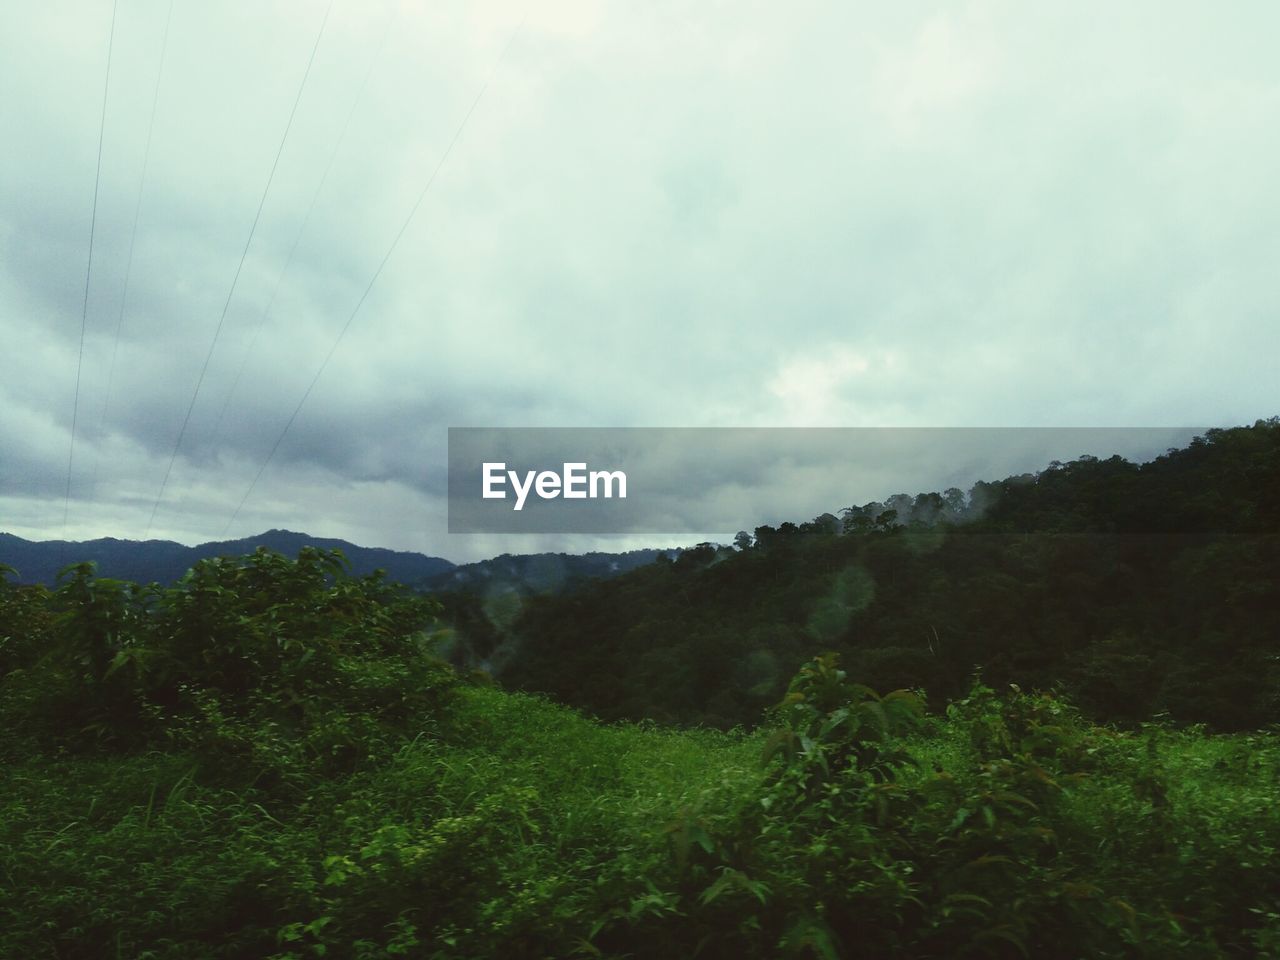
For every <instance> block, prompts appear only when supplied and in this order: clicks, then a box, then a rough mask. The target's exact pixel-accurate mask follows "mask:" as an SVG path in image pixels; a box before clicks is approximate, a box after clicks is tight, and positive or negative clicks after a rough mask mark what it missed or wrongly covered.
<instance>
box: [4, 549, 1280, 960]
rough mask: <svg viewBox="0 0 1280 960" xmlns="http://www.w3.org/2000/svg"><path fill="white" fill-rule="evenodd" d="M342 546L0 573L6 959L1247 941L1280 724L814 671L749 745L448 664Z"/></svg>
mask: <svg viewBox="0 0 1280 960" xmlns="http://www.w3.org/2000/svg"><path fill="white" fill-rule="evenodd" d="M430 606H431V605H430V602H429V601H424V600H422V599H420V598H418V597H415V596H412V595H408V594H405V593H402V592H400V591H398V590H396V589H395V588H393V587H390V586H388V585H387V584H385V583H383V582H382V581H381V580H380V579H378V578H376V577H373V578H365V579H352V578H349V577H346V576H344V575H343V574H342V573H341V571H340V569H339V567H338V560H337V558H336V556H334V555H331V554H323V553H319V552H316V551H304V552H303V553H302V555H301V556H300V557H299V559H298V560H297V561H296V562H295V561H290V560H287V559H284V558H282V557H279V556H277V555H273V554H270V553H267V552H265V551H264V552H259V553H258V554H256V555H254V556H252V557H248V558H244V559H242V560H211V561H204V562H202V563H201V564H199V565H198V566H197V567H196V569H195V570H194V571H192V573H191V574H190V575H189V576H188V577H187V578H186V579H185V580H184V581H183V582H182V583H180V584H179V585H178V586H176V587H174V588H171V589H168V590H158V589H156V588H154V587H152V588H146V587H138V586H135V585H132V584H126V583H121V582H118V581H111V580H100V579H97V578H95V577H94V576H93V574H92V571H91V570H90V569H89V568H88V567H87V566H83V565H82V566H78V567H73V568H71V569H69V570H68V571H67V575H66V577H65V578H64V581H63V583H62V585H61V586H60V587H59V589H58V590H57V591H56V592H53V593H50V592H49V591H47V590H45V589H44V588H41V587H22V588H19V587H14V586H12V585H8V586H5V587H4V588H3V589H2V592H0V657H2V658H3V659H2V660H0V669H2V670H3V680H0V725H2V727H3V729H4V731H5V732H4V734H3V739H2V740H0V745H2V748H3V751H4V757H3V759H4V761H5V763H6V775H5V780H6V789H5V790H4V792H3V795H2V796H0V851H3V852H2V853H0V877H2V878H3V883H4V887H5V890H4V896H3V898H2V899H0V955H4V956H28V957H60V958H76V957H85V958H89V957H104V956H105V957H156V958H159V957H165V958H191V957H281V958H283V957H317V956H328V957H361V958H373V957H404V956H410V957H429V958H474V957H504V958H505V957H516V958H519V957H530V958H532V957H570V956H580V957H623V956H628V957H652V958H664V960H665V958H670V957H692V956H701V957H711V958H716V957H725V958H729V957H732V958H739V957H772V956H796V957H822V958H832V957H858V956H866V957H871V956H876V957H879V956H911V957H949V956H957V955H971V956H986V957H1014V956H1024V955H1035V956H1044V957H1077V956H1090V957H1217V956H1223V955H1228V956H1240V957H1246V956H1259V955H1267V954H1274V953H1275V952H1276V951H1277V950H1280V914H1278V913H1277V910H1276V908H1275V904H1274V896H1273V894H1274V891H1275V889H1277V888H1280V858H1277V856H1276V853H1277V849H1280V802H1277V801H1278V800H1280V787H1278V786H1277V784H1278V779H1277V778H1278V777H1280V739H1278V738H1277V737H1276V736H1275V735H1274V734H1264V733H1257V734H1250V735H1238V736H1216V737H1209V736H1206V735H1205V734H1204V732H1203V731H1202V730H1199V729H1194V728H1193V729H1186V730H1175V729H1172V728H1170V727H1169V726H1167V725H1147V726H1145V727H1143V728H1141V730H1139V731H1136V732H1130V733H1122V732H1117V731H1115V730H1112V729H1107V728H1102V727H1097V726H1094V725H1091V724H1089V723H1087V722H1085V721H1084V720H1082V719H1081V718H1080V717H1079V716H1078V715H1077V714H1076V712H1075V711H1074V710H1073V709H1071V708H1070V707H1069V706H1068V705H1066V704H1064V703H1063V702H1061V701H1060V700H1058V699H1055V698H1054V697H1051V696H1048V695H1045V694H1029V693H1023V692H1021V691H1020V690H1016V689H1012V688H1010V689H1006V690H1004V691H1003V692H1001V693H997V692H995V691H993V690H992V689H991V688H989V687H987V686H984V685H982V684H981V683H977V684H975V685H973V686H972V687H971V688H970V689H969V690H968V692H967V694H966V696H964V697H963V698H961V699H959V700H958V701H956V702H955V703H953V704H951V705H950V706H949V707H948V708H947V710H946V711H945V712H941V713H933V714H926V713H925V712H924V710H923V702H922V701H921V699H920V698H919V696H918V695H917V694H913V693H909V692H905V691H898V692H896V693H893V694H889V695H886V696H884V697H883V698H881V697H878V696H876V695H875V694H874V693H872V692H871V691H870V690H869V689H867V688H865V687H863V686H860V685H857V684H855V683H853V682H852V681H851V680H850V679H849V678H848V677H847V676H846V675H845V673H844V672H843V671H842V670H840V669H839V667H838V665H837V663H836V660H835V658H834V657H833V656H824V657H821V658H818V659H816V660H811V661H809V662H808V663H807V664H806V665H805V666H804V667H803V668H802V669H801V670H800V671H799V673H798V674H797V676H796V677H795V678H794V679H793V680H792V682H791V683H790V686H789V690H788V692H787V695H786V697H785V698H784V699H783V700H782V701H781V703H780V704H779V705H778V706H777V707H776V708H775V709H773V710H772V711H771V712H770V713H769V715H768V717H767V719H766V722H765V723H764V724H763V725H762V727H761V728H760V729H759V730H757V731H756V732H754V733H751V734H743V733H740V732H739V733H729V734H720V733H714V732H710V731H674V730H663V729H660V728H656V727H654V726H652V725H649V726H645V725H640V726H602V725H600V724H599V723H596V722H593V721H590V720H588V719H585V718H583V717H581V716H580V715H578V714H576V713H574V712H573V711H571V710H569V709H567V708H564V707H560V706H556V705H553V704H551V703H549V702H546V701H543V700H540V699H537V698H533V697H529V696H527V695H520V694H509V693H504V692H501V691H499V690H497V689H494V688H491V687H488V686H486V685H484V684H482V683H478V682H476V681H473V680H469V679H467V678H464V677H460V676H458V675H457V674H455V673H454V672H453V671H452V670H451V669H449V668H448V667H446V666H445V665H444V664H442V663H441V662H440V661H438V660H435V659H434V658H432V657H431V656H430V654H429V652H428V650H427V649H426V648H427V646H428V645H429V642H430V641H429V636H428V634H426V633H424V632H423V628H424V627H425V626H427V623H428V618H429V615H430V613H431V609H430Z"/></svg>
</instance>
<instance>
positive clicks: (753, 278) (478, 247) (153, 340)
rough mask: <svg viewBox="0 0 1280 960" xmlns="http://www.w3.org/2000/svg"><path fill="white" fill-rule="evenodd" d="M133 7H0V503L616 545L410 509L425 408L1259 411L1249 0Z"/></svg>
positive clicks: (6, 509)
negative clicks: (1225, 0)
mask: <svg viewBox="0 0 1280 960" xmlns="http://www.w3.org/2000/svg"><path fill="white" fill-rule="evenodd" d="M170 9H171V6H170V2H169V0H118V2H117V3H116V4H115V5H114V6H113V3H112V2H111V0H75V2H71V0H48V2H43V3H39V4H16V3H15V4H4V5H3V6H0V129H3V130H4V131H5V132H6V135H5V148H4V150H2V151H0V530H5V531H8V532H10V533H14V534H17V535H19V536H23V537H27V538H30V539H55V538H63V537H65V538H69V539H87V538H91V537H98V536H115V537H120V538H130V539H139V538H143V537H144V536H145V537H153V538H167V539H174V540H178V541H181V542H184V543H198V542H203V541H208V540H217V539H224V538H227V537H238V536H247V535H250V534H253V533H257V532H260V531H262V530H265V529H268V528H273V527H274V528H287V529H293V530H304V531H306V532H309V533H312V534H315V535H318V536H335V537H343V538H346V539H349V540H352V541H355V542H357V543H361V544H365V545H369V546H385V547H393V548H398V549H407V550H418V551H422V552H426V553H432V554H436V555H442V556H445V557H448V558H450V559H454V560H459V561H461V560H471V559H477V558H480V557H483V556H488V555H492V554H495V553H499V552H531V551H534V550H541V549H569V550H585V549H593V548H602V549H620V548H625V547H628V546H636V545H639V541H636V540H634V539H631V540H627V539H618V538H613V539H609V538H593V537H576V538H575V537H566V536H558V535H557V536H551V535H547V536H540V537H539V536H532V535H526V536H519V537H515V536H506V537H504V536H498V535H456V534H455V535H450V534H448V533H447V532H446V531H447V526H446V509H445V501H444V494H445V482H444V464H445V452H446V435H447V429H448V428H449V427H451V426H452V427H573V426H592V427H633V426H660V427H730V426H732V427H744V426H749V427H766V426H767V427H1006V426H1020V427H1066V426H1070V427H1170V428H1173V427H1186V426H1197V427H1199V426H1223V427H1225V426H1232V425H1236V424H1241V423H1251V422H1253V421H1254V420H1256V419H1258V418H1262V417H1269V416H1274V415H1276V414H1278V413H1280V402H1278V400H1277V390H1276V386H1275V384H1276V383H1277V382H1280V378H1278V377H1277V373H1278V371H1277V369H1276V368H1277V359H1276V358H1277V357H1280V334H1278V333H1277V331H1280V323H1277V306H1278V305H1280V304H1278V303H1277V301H1278V300H1280V285H1277V284H1276V283H1275V280H1274V273H1275V264H1276V263H1277V262H1280V232H1278V230H1277V228H1278V227H1280V191H1277V190H1276V189H1275V188H1274V179H1275V177H1274V170H1275V168H1276V166H1277V165H1278V163H1280V61H1277V60H1276V58H1275V57H1274V50H1273V43H1272V40H1273V38H1274V37H1275V36H1276V35H1277V33H1278V32H1280V7H1276V6H1275V5H1274V4H1270V3H1264V2H1241V3H1238V4H1233V5H1232V6H1231V7H1230V15H1229V16H1228V15H1226V12H1225V8H1223V7H1221V6H1220V5H1218V6H1215V5H1211V4H1197V3H1174V4H1169V3H1154V2H1131V3H1125V4H1114V3H1090V2H1083V3H1082V2H1072V3H1066V2H1046V3H1037V4H1026V3H1023V2H1013V0H1010V2H1000V0H991V2H956V3H950V4H945V5H939V4H924V3H911V2H903V3H896V4H865V3H820V2H811V3H805V2H797V3H792V4H777V3H750V2H743V3H727V2H717V0H707V2H701V3H697V4H689V3H675V2H663V0H656V2H652V3H644V4H637V3H633V2H612V0H600V2H591V0H568V2H543V3H537V4H533V3H526V4H520V3H509V2H500V3H499V2H485V0H481V2H460V0H442V2H431V3H426V2H421V3H416V2H408V0H391V2H387V3H383V2H379V0H367V2H366V0H361V2H356V0H335V2H334V3H333V4H332V5H331V6H329V5H328V2H327V0H260V2H254V3H232V2H209V3H201V4H191V3H174V4H173V5H172V12H171V13H170ZM113 10H114V27H113ZM322 24H323V32H321V26H322ZM166 25H167V28H166ZM317 36H319V43H318V45H316V41H317ZM313 49H314V58H312V51H313ZM108 50H110V69H109V71H108ZM162 52H163V60H162ZM309 63H310V67H308V64H309ZM304 75H305V83H304V82H303V81H304ZM104 91H105V98H104ZM104 101H105V111H104ZM295 102H296V110H295V109H294V107H295ZM153 105H154V112H153ZM291 116H292V120H291V119H290V118H291ZM286 128H287V136H285V133H286ZM100 135H101V160H100V165H99V138H100ZM148 144H149V148H148ZM277 152H278V162H277ZM95 184H96V190H95ZM424 190H425V192H424ZM95 195H96V203H95ZM419 198H420V199H421V202H420V203H417V206H416V207H415V203H416V202H417V201H418V200H419ZM411 212H412V216H411V217H410V214H411ZM406 224H407V225H406ZM402 228H403V229H402ZM91 235H92V256H91V257H90V237H91ZM388 254H390V255H389V256H388ZM86 286H87V297H86ZM82 330H83V340H82ZM344 331H345V332H344ZM82 344H83V345H82ZM326 357H329V358H330V359H329V360H328V362H327V363H326ZM77 371H79V376H78V377H77ZM202 371H203V373H202ZM317 374H318V378H317ZM77 379H78V383H79V388H78V390H77ZM313 381H314V387H313V388H312V389H311V390H310V393H307V391H308V388H309V385H311V384H312V383H313ZM197 385H198V389H197ZM304 396H305V402H303V398H304ZM300 403H301V406H299V404H300ZM188 410H189V411H190V415H189V417H188V416H187V413H188ZM295 410H296V411H297V413H296V417H293V419H292V420H291V415H292V414H294V411H295ZM73 421H74V425H75V427H74V442H73V429H72V426H73ZM184 422H185V428H184ZM273 448H274V454H272V450H273ZM1110 452H1112V451H1102V450H1087V451H1086V450H1079V451H1068V453H1067V454H1066V455H1067V456H1074V455H1078V454H1082V453H1095V454H1101V455H1106V454H1108V453H1110ZM170 464H172V466H171V467H170ZM264 464H265V467H264ZM890 466H892V465H890ZM1033 467H1034V465H1031V464H1029V465H1028V468H1033ZM982 470H983V464H981V463H976V464H975V465H974V472H975V473H976V474H978V475H975V476H974V477H973V479H974V480H977V479H980V478H982ZM259 473H260V478H259V479H258V480H257V481H256V482H255V477H257V476H259ZM767 473H768V475H769V476H770V477H772V478H773V479H772V480H771V481H770V483H771V484H772V485H771V486H770V485H763V486H761V487H759V488H758V489H754V490H753V491H752V496H751V497H749V498H746V499H745V500H744V501H743V503H744V506H743V514H744V515H743V517H742V522H741V526H743V527H746V528H750V527H752V526H754V525H755V524H757V523H760V522H764V521H766V520H768V521H771V522H777V521H778V520H785V519H794V520H802V519H805V518H806V516H811V515H812V513H808V514H806V513H804V509H805V508H806V507H807V504H806V503H804V502H803V501H802V500H800V501H798V500H796V499H795V498H794V495H795V494H796V493H797V491H801V492H803V490H804V489H805V484H804V483H803V482H798V481H797V479H796V478H795V477H790V478H789V477H788V476H787V475H786V471H785V470H772V471H767ZM927 473H928V471H921V468H920V464H919V463H917V462H915V461H914V460H912V461H911V462H909V463H904V464H903V465H902V471H901V475H900V476H899V475H894V474H893V471H892V470H889V471H887V472H885V471H884V470H881V471H880V472H879V473H877V474H876V483H878V484H880V485H889V484H891V485H892V488H891V489H879V488H878V487H877V488H874V489H872V488H870V487H867V488H866V489H851V490H849V491H847V493H848V495H847V496H846V497H845V498H844V501H843V502H844V503H848V502H854V501H858V502H861V501H864V500H871V499H883V498H884V497H886V496H888V495H889V494H892V493H895V492H898V491H899V490H903V491H907V492H915V491H917V490H918V489H922V488H924V487H925V486H926V485H925V484H923V483H919V482H918V478H919V477H921V476H922V475H924V474H927ZM166 478H167V479H166ZM988 478H990V477H988ZM761 483H762V484H763V483H764V481H761ZM68 484H69V493H68ZM739 492H740V491H739ZM701 495H705V489H704V490H702V491H701ZM840 505H842V503H830V504H828V505H827V506H826V509H835V508H837V507H838V506H840ZM792 511H799V512H798V513H796V512H792ZM762 513H764V514H768V515H761V514H762ZM642 539H643V538H642ZM648 540H650V541H651V540H652V538H648Z"/></svg>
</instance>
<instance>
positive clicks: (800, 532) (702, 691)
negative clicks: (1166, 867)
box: [454, 419, 1280, 731]
mask: <svg viewBox="0 0 1280 960" xmlns="http://www.w3.org/2000/svg"><path fill="white" fill-rule="evenodd" d="M1278 489H1280V419H1277V420H1270V421H1261V422H1259V423H1257V424H1255V425H1254V426H1252V427H1246V428H1240V429H1235V430H1226V431H1222V430H1217V431H1212V430H1211V431H1209V432H1208V433H1206V434H1205V435H1204V436H1203V437H1200V438H1197V439H1196V440H1195V441H1194V442H1193V443H1192V444H1191V445H1190V446H1189V447H1187V448H1186V449H1183V450H1176V451H1170V452H1169V453H1168V454H1167V455H1166V456H1163V457H1160V458H1157V459H1156V460H1154V461H1153V462H1151V463H1147V464H1143V465H1140V466H1139V465H1136V464H1132V463H1129V462H1127V461H1125V460H1122V459H1121V458H1119V457H1113V458H1111V459H1107V460H1099V459H1097V458H1095V457H1081V458H1079V459H1078V460H1075V461H1072V462H1070V463H1065V464H1064V463H1055V464H1052V465H1050V466H1049V467H1048V468H1047V469H1045V470H1043V471H1041V472H1040V473H1038V474H1036V475H1034V476H1033V475H1026V476H1024V477H1011V478H1008V479H1006V480H1003V481H999V482H995V483H979V484H977V485H975V487H974V488H973V489H972V490H971V491H970V493H969V496H968V499H967V500H966V499H965V497H964V496H963V495H961V494H960V492H959V491H958V490H950V491H947V492H946V493H945V494H922V495H920V496H917V497H915V498H912V497H908V496H904V495H897V496H894V497H890V498H889V500H888V502H887V503H884V504H874V503H873V504H867V505H865V506H862V507H850V508H848V509H847V510H846V511H844V513H845V522H844V523H843V524H839V525H837V526H838V528H839V531H840V532H839V533H837V531H836V530H834V529H833V527H832V524H831V523H830V522H828V521H825V520H824V519H823V518H818V519H816V520H814V521H812V522H810V523H805V524H800V525H796V524H782V525H780V526H779V527H778V528H776V529H775V528H773V527H761V528H759V529H758V530H757V531H756V535H755V537H754V538H751V537H747V536H743V537H740V538H739V540H738V544H739V547H740V549H739V550H736V551H731V550H728V549H725V550H723V551H722V552H721V553H720V554H717V555H715V562H714V563H712V562H708V561H709V559H710V557H711V555H712V553H713V551H711V550H710V548H701V549H699V550H697V551H694V552H692V553H691V554H690V559H689V560H688V561H687V562H683V563H675V564H654V565H651V566H647V567H643V568H640V569H637V570H634V571H631V572H630V573H628V574H625V575H623V576H621V577H618V578H616V579H613V580H609V581H607V582H602V583H597V584H594V585H591V586H590V587H584V588H582V589H580V590H577V591H575V592H573V593H570V594H568V595H564V596H557V597H535V598H528V599H527V600H526V601H525V602H524V604H523V606H522V608H521V609H520V611H519V612H518V615H517V616H515V617H511V618H508V619H507V620H506V621H504V622H500V621H499V620H498V618H496V617H486V616H484V615H483V614H482V613H480V612H475V615H473V616H469V617H468V616H459V617H458V618H457V620H456V623H457V625H458V627H459V631H458V637H457V640H458V643H457V649H459V650H460V651H465V650H467V649H468V648H472V645H474V649H475V650H476V651H477V654H478V656H477V660H483V661H484V662H485V663H486V664H487V665H489V666H490V667H491V668H492V669H493V670H494V671H495V673H496V675H497V677H498V678H499V679H500V680H501V681H502V682H503V683H505V684H508V685H510V686H512V687H517V688H519V689H524V690H528V691H536V692H541V693H546V694H549V695H550V696H553V697H554V698H556V699H557V700H560V701H561V702H565V703H570V704H573V705H575V706H579V707H581V708H583V709H585V710H588V711H590V712H591V713H593V714H594V715H596V716H598V717H600V718H602V719H606V720H617V719H630V720H638V719H645V718H648V719H653V720H657V721H660V722H678V723H686V724H694V723H701V724H708V725H712V726H717V727H721V728H724V729H728V728H731V727H733V726H736V725H740V724H745V725H753V724H755V723H758V722H759V719H760V717H761V715H762V711H763V710H764V708H765V707H767V706H768V705H769V704H770V703H772V702H774V701H776V700H777V699H778V698H779V697H781V696H782V694H783V691H784V689H785V687H786V683H787V681H788V678H789V677H790V676H791V675H792V674H793V673H794V672H795V671H796V670H798V669H800V666H801V665H802V664H803V663H804V662H805V661H806V659H807V658H808V657H810V656H811V655H812V652H813V651H814V650H815V649H825V650H833V651H836V652H838V653H839V654H840V655H841V658H842V662H843V663H844V664H845V665H846V667H847V668H848V669H849V670H850V672H851V673H853V674H854V675H856V676H857V677H858V679H859V680H861V681H862V682H863V683H865V684H867V685H869V686H871V687H874V688H876V689H881V690H891V689H895V688H899V687H909V688H912V689H915V688H922V689H924V690H926V691H927V692H928V694H929V697H930V699H931V700H932V701H933V702H945V701H947V700H954V699H958V698H961V697H963V696H965V693H966V689H965V687H966V683H967V678H968V677H969V676H971V675H972V673H973V671H974V669H975V667H976V668H978V669H980V670H981V672H982V674H983V676H985V677H986V678H987V679H988V681H989V682H991V683H993V684H996V685H1003V684H1006V683H1010V682H1017V683H1022V684H1024V685H1026V686H1027V687H1028V688H1030V687H1033V686H1034V687H1042V688H1046V689H1049V688H1059V689H1062V690H1063V691H1064V692H1065V693H1067V694H1068V695H1069V696H1070V697H1071V698H1072V700H1073V701H1075V702H1077V703H1079V705H1080V706H1081V708H1082V709H1084V710H1086V711H1087V712H1088V713H1089V714H1090V715H1091V716H1093V717H1095V718H1097V719H1101V720H1106V721H1111V722H1117V723H1123V724H1127V725H1129V726H1134V725H1136V724H1139V723H1141V722H1142V721H1143V720H1145V719H1146V718H1147V717H1150V716H1152V715H1153V714H1156V713H1161V712H1163V713H1168V714H1169V715H1170V716H1171V717H1173V718H1175V719H1176V720H1178V721H1180V722H1184V723H1200V722H1203V723H1209V724H1211V725H1212V726H1213V727H1214V728H1215V729H1218V730H1224V731H1232V730H1237V731H1238V730H1249V729H1254V728H1256V727H1259V726H1262V725H1264V724H1267V723H1275V722H1280V651H1278V650H1277V647H1276V637H1277V636H1280V578H1277V577H1276V576H1275V575H1274V571H1275V570H1277V569H1280V497H1277V496H1276V491H1277V490H1278ZM454 603H455V604H456V605H457V607H458V609H459V611H460V613H461V612H462V611H465V610H466V609H467V605H466V600H465V599H459V600H455V601H454ZM494 651H500V652H501V654H502V655H501V656H498V655H492V654H494ZM748 658H752V659H753V660H754V661H756V662H769V663H772V664H773V665H774V666H775V669H774V670H773V671H772V672H771V673H770V674H769V675H767V676H758V677H752V678H751V682H749V683H746V682H743V678H742V677H741V676H740V675H739V671H738V670H737V669H735V668H733V667H732V666H731V665H736V664H741V663H743V662H744V661H746V660H747V659H748Z"/></svg>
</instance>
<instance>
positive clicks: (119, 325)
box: [89, 0, 173, 499]
mask: <svg viewBox="0 0 1280 960" xmlns="http://www.w3.org/2000/svg"><path fill="white" fill-rule="evenodd" d="M172 19H173V0H169V10H168V12H167V13H166V14H165V18H164V34H163V36H162V37H161V40H160V62H159V65H158V66H157V67H156V83H155V89H154V90H153V91H152V93H151V119H150V120H149V121H148V123H147V145H146V147H145V148H144V149H143V151H142V173H141V174H140V175H139V176H138V195H137V197H136V198H135V199H134V202H133V227H132V228H131V229H130V232H129V256H128V259H127V260H126V261H125V267H124V291H123V292H122V293H121V295H120V315H119V316H118V317H117V318H116V335H115V343H114V344H113V345H112V347H111V364H110V366H109V367H108V368H107V394H106V398H105V399H104V400H103V401H102V419H101V420H99V422H98V432H99V433H101V432H102V431H103V428H105V427H106V424H107V410H108V409H109V408H110V406H111V387H112V384H113V383H114V381H115V374H116V359H117V358H118V356H119V353H120V331H121V329H123V327H124V314H125V306H126V305H127V304H128V302H129V279H130V277H131V276H132V275H133V250H134V244H135V243H136V242H137V239H138V215H139V214H140V213H141V211H142V192H143V187H144V186H145V185H146V182H147V168H148V166H149V165H150V163H151V136H152V134H153V133H154V132H155V126H156V107H157V105H158V104H159V102H160V79H161V77H162V76H163V75H164V60H165V54H166V53H167V52H168V50H169V24H170V22H171V21H172ZM97 485H98V460H97V458H96V457H95V458H94V462H93V482H92V484H91V485H90V487H89V491H90V493H89V496H90V498H91V499H92V498H93V496H94V493H95V491H96V489H97Z"/></svg>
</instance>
